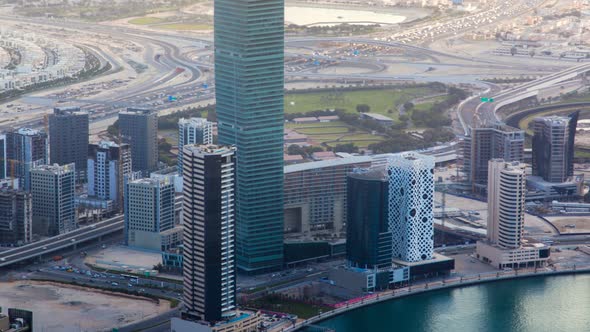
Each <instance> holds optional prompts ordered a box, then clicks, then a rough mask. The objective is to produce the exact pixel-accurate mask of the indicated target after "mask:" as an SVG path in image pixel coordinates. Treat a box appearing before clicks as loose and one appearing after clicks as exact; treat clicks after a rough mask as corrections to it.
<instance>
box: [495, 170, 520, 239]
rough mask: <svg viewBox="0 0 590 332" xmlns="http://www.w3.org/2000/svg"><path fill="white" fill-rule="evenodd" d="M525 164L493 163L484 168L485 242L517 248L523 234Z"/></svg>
mask: <svg viewBox="0 0 590 332" xmlns="http://www.w3.org/2000/svg"><path fill="white" fill-rule="evenodd" d="M525 196H526V173H525V164H523V163H520V162H517V161H514V162H506V161H504V160H503V159H493V160H490V162H489V168H488V241H490V242H491V243H492V244H496V245H498V246H500V247H502V248H505V249H516V248H519V247H520V245H521V243H522V236H523V231H524V213H525Z"/></svg>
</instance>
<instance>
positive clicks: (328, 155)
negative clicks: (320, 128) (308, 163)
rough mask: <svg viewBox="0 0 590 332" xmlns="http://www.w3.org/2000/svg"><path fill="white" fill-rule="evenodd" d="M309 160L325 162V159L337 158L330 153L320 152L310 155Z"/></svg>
mask: <svg viewBox="0 0 590 332" xmlns="http://www.w3.org/2000/svg"><path fill="white" fill-rule="evenodd" d="M311 158H312V159H314V160H325V159H336V158H338V156H336V154H335V153H334V152H332V151H320V152H314V153H312V154H311Z"/></svg>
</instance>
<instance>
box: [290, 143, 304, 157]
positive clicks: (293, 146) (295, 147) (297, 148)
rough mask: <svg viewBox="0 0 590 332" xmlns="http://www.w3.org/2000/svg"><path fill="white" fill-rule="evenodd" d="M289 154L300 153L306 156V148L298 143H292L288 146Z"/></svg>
mask: <svg viewBox="0 0 590 332" xmlns="http://www.w3.org/2000/svg"><path fill="white" fill-rule="evenodd" d="M287 154H288V155H298V154H299V155H301V156H303V157H305V150H304V149H303V148H302V147H300V146H299V145H297V144H291V145H289V147H288V148H287Z"/></svg>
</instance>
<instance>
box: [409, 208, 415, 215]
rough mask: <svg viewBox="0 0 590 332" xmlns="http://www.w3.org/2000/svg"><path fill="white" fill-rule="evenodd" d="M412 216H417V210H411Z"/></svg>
mask: <svg viewBox="0 0 590 332" xmlns="http://www.w3.org/2000/svg"><path fill="white" fill-rule="evenodd" d="M410 216H412V217H414V216H416V209H411V210H410Z"/></svg>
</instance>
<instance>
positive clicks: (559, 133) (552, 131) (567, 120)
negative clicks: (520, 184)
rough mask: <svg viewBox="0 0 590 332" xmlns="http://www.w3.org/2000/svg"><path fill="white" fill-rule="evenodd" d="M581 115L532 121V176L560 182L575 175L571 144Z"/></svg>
mask: <svg viewBox="0 0 590 332" xmlns="http://www.w3.org/2000/svg"><path fill="white" fill-rule="evenodd" d="M579 114H580V112H579V111H577V112H574V113H572V114H570V115H569V116H567V117H565V116H556V115H554V116H546V117H540V118H536V119H535V120H534V121H533V130H534V136H533V175H537V176H541V177H542V178H543V179H544V180H546V181H549V182H555V183H560V182H564V181H566V180H567V178H568V177H570V176H572V175H574V141H575V138H576V127H577V125H578V116H579Z"/></svg>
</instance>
